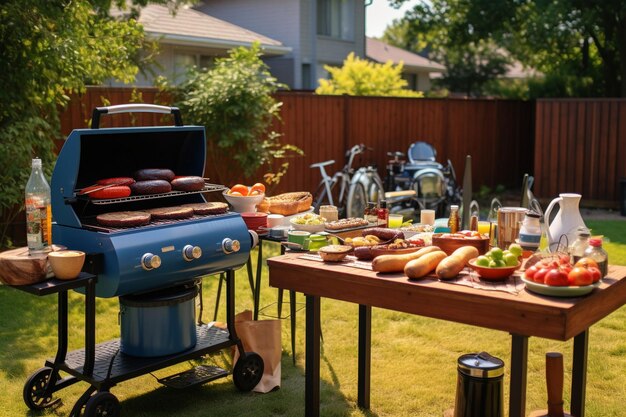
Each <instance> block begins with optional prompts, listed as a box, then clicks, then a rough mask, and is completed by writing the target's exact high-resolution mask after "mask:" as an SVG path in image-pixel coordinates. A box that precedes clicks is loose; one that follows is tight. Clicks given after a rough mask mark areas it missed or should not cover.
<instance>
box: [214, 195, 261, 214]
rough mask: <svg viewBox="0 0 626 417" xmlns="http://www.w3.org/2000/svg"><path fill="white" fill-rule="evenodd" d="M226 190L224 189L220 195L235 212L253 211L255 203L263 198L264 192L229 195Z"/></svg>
mask: <svg viewBox="0 0 626 417" xmlns="http://www.w3.org/2000/svg"><path fill="white" fill-rule="evenodd" d="M228 191H229V190H226V191H224V193H222V195H223V196H224V198H225V199H226V201H228V203H229V204H230V205H231V206H233V210H235V211H236V212H237V213H246V212H255V211H256V206H257V204H259V203H260V202H261V201H263V199H264V198H265V194H259V195H252V196H243V195H230V194H228Z"/></svg>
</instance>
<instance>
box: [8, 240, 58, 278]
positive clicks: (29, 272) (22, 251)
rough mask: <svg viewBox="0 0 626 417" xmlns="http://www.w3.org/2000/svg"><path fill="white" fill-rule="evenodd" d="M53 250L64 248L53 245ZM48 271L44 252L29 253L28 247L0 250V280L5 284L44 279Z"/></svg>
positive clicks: (46, 257)
mask: <svg viewBox="0 0 626 417" xmlns="http://www.w3.org/2000/svg"><path fill="white" fill-rule="evenodd" d="M52 248H53V250H61V249H65V248H64V247H62V246H56V245H53V247H52ZM48 272H49V267H48V255H47V254H46V253H41V254H36V255H30V254H29V253H28V248H27V247H23V248H17V249H11V250H8V251H5V252H0V281H2V282H3V283H4V284H7V285H29V284H35V283H37V282H40V281H43V280H44V279H46V276H47V274H48Z"/></svg>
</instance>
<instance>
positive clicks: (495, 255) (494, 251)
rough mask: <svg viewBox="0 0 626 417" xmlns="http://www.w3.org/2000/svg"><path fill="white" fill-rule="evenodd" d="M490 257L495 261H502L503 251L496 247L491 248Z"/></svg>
mask: <svg viewBox="0 0 626 417" xmlns="http://www.w3.org/2000/svg"><path fill="white" fill-rule="evenodd" d="M488 256H491V258H492V259H494V260H498V259H502V249H500V248H499V247H497V246H495V247H493V248H491V250H490V251H489V255H488Z"/></svg>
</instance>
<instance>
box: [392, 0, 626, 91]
mask: <svg viewBox="0 0 626 417" xmlns="http://www.w3.org/2000/svg"><path fill="white" fill-rule="evenodd" d="M405 1H406V0H390V2H391V3H392V4H396V5H399V4H402V3H404V2H405ZM405 20H406V21H408V22H409V24H410V29H409V36H417V37H419V38H420V39H424V40H425V41H427V42H428V43H429V45H433V50H435V51H445V50H446V46H454V45H455V44H456V45H466V44H468V43H469V42H473V43H476V42H478V41H483V42H493V43H494V45H497V46H498V47H501V48H504V49H505V50H506V51H508V52H509V53H510V54H511V56H512V57H513V58H515V59H517V60H518V61H520V62H523V63H524V64H525V65H527V66H529V67H532V68H534V69H536V70H538V71H539V72H541V73H543V74H544V75H545V77H544V79H543V80H541V81H538V80H533V81H531V83H530V89H531V94H532V95H533V96H598V95H599V96H608V97H626V2H624V1H623V0H562V1H558V2H551V1H543V0H528V1H519V0H501V1H492V0H432V1H430V2H428V3H426V2H423V3H420V4H418V5H416V6H415V7H414V8H413V9H412V10H411V11H410V12H409V13H407V15H406V16H405ZM446 37H447V38H448V39H449V41H450V42H449V43H448V45H446V42H445V38H446Z"/></svg>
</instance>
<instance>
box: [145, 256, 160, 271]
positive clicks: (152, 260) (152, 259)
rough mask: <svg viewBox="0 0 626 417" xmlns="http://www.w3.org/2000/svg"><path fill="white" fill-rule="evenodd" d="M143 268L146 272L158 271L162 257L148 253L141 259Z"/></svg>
mask: <svg viewBox="0 0 626 417" xmlns="http://www.w3.org/2000/svg"><path fill="white" fill-rule="evenodd" d="M141 266H142V268H143V269H145V270H146V271H150V270H151V269H156V268H158V267H160V266H161V257H160V256H159V255H153V254H151V253H146V254H144V255H143V256H142V257H141Z"/></svg>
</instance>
